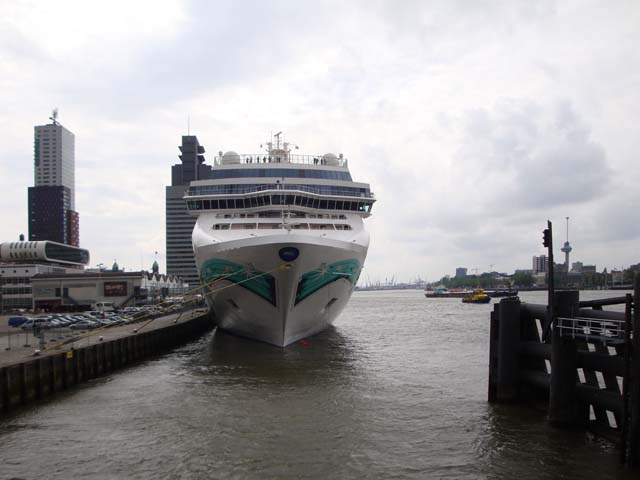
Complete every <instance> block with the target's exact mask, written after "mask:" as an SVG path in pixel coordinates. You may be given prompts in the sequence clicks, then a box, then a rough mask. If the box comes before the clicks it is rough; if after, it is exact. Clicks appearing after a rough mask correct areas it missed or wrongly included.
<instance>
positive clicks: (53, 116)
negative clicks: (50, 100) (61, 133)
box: [49, 107, 58, 125]
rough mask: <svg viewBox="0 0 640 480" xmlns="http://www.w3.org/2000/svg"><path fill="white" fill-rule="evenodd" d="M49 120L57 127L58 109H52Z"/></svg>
mask: <svg viewBox="0 0 640 480" xmlns="http://www.w3.org/2000/svg"><path fill="white" fill-rule="evenodd" d="M49 120H51V121H52V122H53V124H54V125H58V107H56V108H54V109H53V112H51V116H50V117H49Z"/></svg>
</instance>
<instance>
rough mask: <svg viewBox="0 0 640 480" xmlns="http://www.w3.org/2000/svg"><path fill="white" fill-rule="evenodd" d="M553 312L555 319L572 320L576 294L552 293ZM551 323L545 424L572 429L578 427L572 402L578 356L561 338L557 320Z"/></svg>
mask: <svg viewBox="0 0 640 480" xmlns="http://www.w3.org/2000/svg"><path fill="white" fill-rule="evenodd" d="M554 300H555V305H554V309H553V310H554V311H555V314H556V315H557V316H558V317H567V318H569V317H573V316H574V312H575V311H577V308H578V301H579V294H578V291H577V290H566V291H560V292H556V294H555V297H554ZM552 320H553V334H552V337H551V386H550V391H549V422H551V424H552V425H557V426H575V425H577V424H579V423H580V416H581V415H580V412H579V409H578V404H577V399H576V381H577V377H578V371H577V368H578V354H577V350H576V344H575V341H574V340H573V339H572V338H569V337H566V336H564V337H563V336H561V335H560V328H558V323H557V317H556V319H552Z"/></svg>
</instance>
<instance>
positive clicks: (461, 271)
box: [456, 267, 467, 278]
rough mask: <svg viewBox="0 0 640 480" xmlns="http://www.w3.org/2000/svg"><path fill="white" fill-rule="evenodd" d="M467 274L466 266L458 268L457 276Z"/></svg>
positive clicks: (462, 276) (460, 276)
mask: <svg viewBox="0 0 640 480" xmlns="http://www.w3.org/2000/svg"><path fill="white" fill-rule="evenodd" d="M466 276H467V269H466V268H465V267H458V268H456V278H465V277H466Z"/></svg>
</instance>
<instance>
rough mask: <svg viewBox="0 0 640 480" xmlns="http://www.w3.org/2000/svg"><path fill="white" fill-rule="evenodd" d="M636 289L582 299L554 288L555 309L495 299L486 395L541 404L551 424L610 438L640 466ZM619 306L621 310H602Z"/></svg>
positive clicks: (639, 322)
mask: <svg viewBox="0 0 640 480" xmlns="http://www.w3.org/2000/svg"><path fill="white" fill-rule="evenodd" d="M639 290H640V289H639V288H638V287H637V286H636V288H635V292H634V295H633V296H632V295H627V296H626V297H619V298H617V299H604V300H600V301H598V300H591V301H587V302H580V301H579V294H578V292H577V291H557V292H555V295H554V296H553V308H552V309H551V308H548V307H547V305H535V304H528V303H523V302H520V300H519V299H518V298H506V299H503V300H502V301H501V302H500V303H499V304H496V305H494V311H493V312H492V313H491V321H490V325H491V326H490V338H491V341H490V353H489V392H488V397H489V401H490V402H525V403H531V402H545V403H546V405H547V411H548V419H549V421H550V423H551V424H553V425H555V426H561V427H563V426H564V427H571V428H576V427H584V428H588V429H589V430H591V431H594V432H596V433H601V434H603V435H604V436H605V437H607V438H610V439H614V440H615V441H616V443H618V444H619V445H620V452H621V453H620V455H621V461H623V462H624V463H625V464H626V465H628V466H631V467H638V466H640V308H639V306H640V304H639V303H638V302H639V301H640V292H639ZM619 304H624V305H625V311H624V312H614V311H609V310H602V307H603V306H606V305H619ZM585 307H590V308H585ZM550 311H552V312H555V316H554V317H551V318H550V315H549V312H550ZM546 332H550V333H551V334H550V335H545V333H546Z"/></svg>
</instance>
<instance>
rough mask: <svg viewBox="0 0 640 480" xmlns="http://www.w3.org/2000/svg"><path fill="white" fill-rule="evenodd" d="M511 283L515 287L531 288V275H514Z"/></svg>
mask: <svg viewBox="0 0 640 480" xmlns="http://www.w3.org/2000/svg"><path fill="white" fill-rule="evenodd" d="M513 283H514V285H515V286H516V287H531V286H533V275H531V274H530V273H526V272H518V273H515V274H514V275H513Z"/></svg>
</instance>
